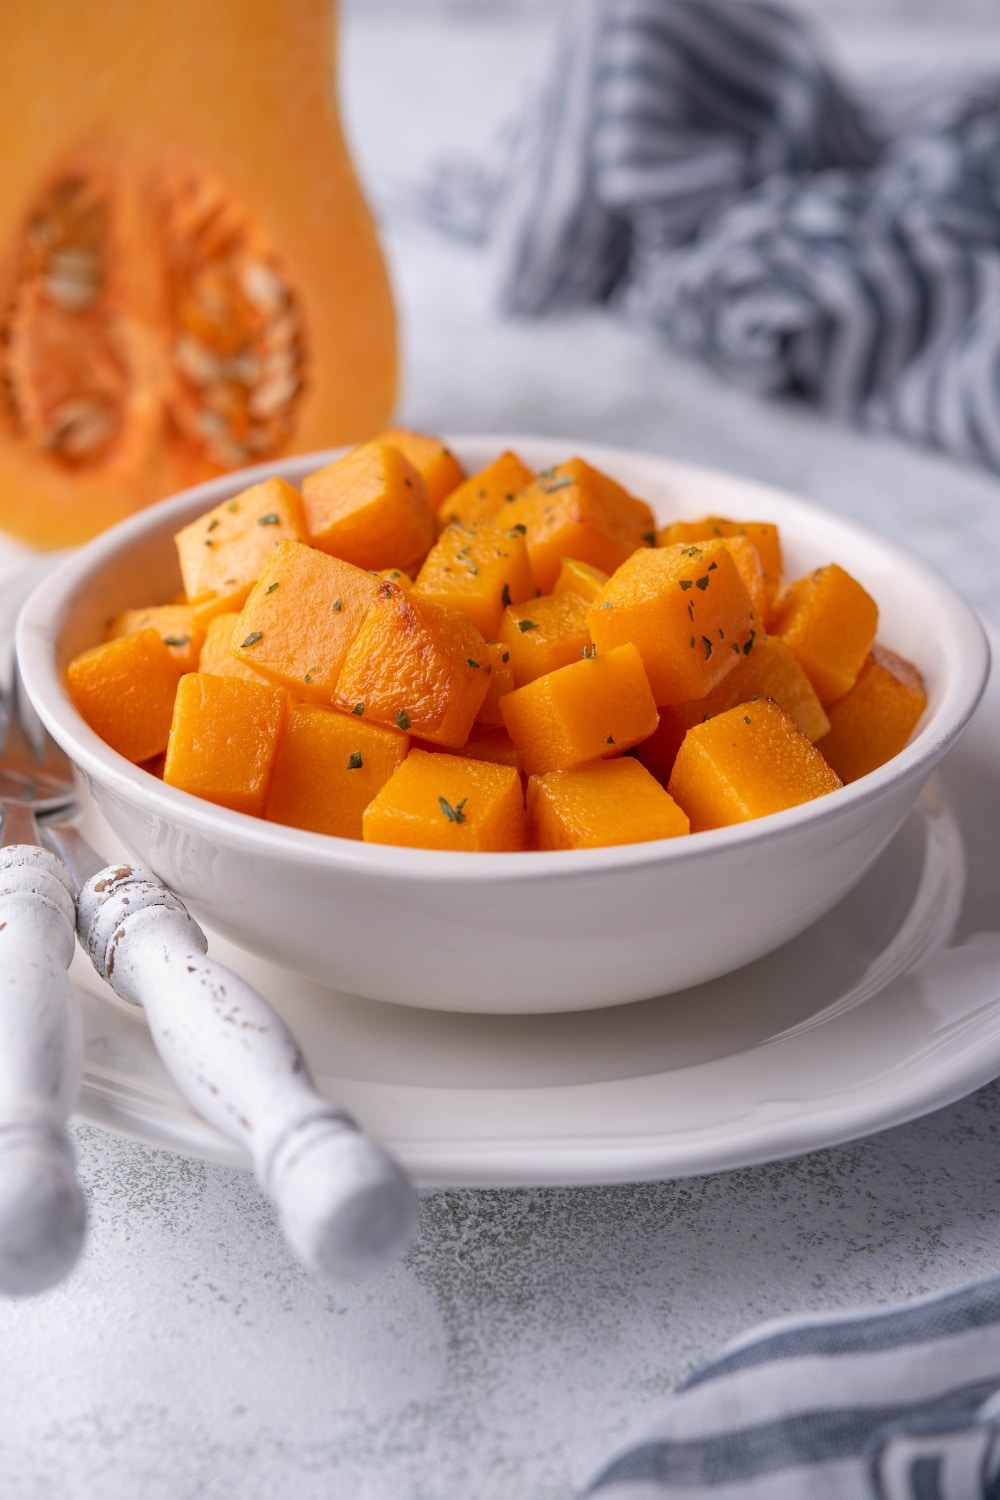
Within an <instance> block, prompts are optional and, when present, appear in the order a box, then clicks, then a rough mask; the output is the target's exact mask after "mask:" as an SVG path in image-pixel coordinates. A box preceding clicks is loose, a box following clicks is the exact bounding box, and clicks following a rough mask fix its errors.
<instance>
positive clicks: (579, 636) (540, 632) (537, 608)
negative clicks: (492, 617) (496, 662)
mask: <svg viewBox="0 0 1000 1500" xmlns="http://www.w3.org/2000/svg"><path fill="white" fill-rule="evenodd" d="M497 638H498V640H499V641H500V643H501V645H503V646H504V647H506V649H507V651H508V653H509V654H510V662H511V666H512V668H513V671H514V686H515V687H523V686H524V684H525V683H526V682H534V680H535V678H536V677H542V676H544V675H545V673H546V672H555V671H556V670H557V668H559V667H568V666H569V665H570V663H571V662H574V661H579V660H580V658H581V657H582V656H583V654H584V652H585V651H589V649H590V647H591V646H592V644H593V642H592V641H591V639H590V631H589V629H588V628H587V601H586V599H584V598H582V596H581V595H580V594H543V595H542V596H541V598H539V599H528V600H526V601H525V603H524V604H522V605H520V606H518V605H511V606H510V608H509V609H505V610H504V612H503V617H502V619H501V621H500V628H499V630H498V631H497Z"/></svg>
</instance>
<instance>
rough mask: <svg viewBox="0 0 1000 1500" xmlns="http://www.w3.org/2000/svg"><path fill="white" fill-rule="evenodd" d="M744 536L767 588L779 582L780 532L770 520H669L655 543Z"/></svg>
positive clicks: (714, 518) (689, 542)
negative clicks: (751, 549) (749, 543)
mask: <svg viewBox="0 0 1000 1500" xmlns="http://www.w3.org/2000/svg"><path fill="white" fill-rule="evenodd" d="M732 537H746V539H747V541H749V542H752V543H753V547H754V550H755V551H756V553H757V556H758V557H759V558H760V565H761V569H762V570H763V573H764V581H765V583H766V585H767V588H768V589H769V590H772V591H773V590H774V589H777V588H778V587H779V586H780V584H781V582H782V570H783V566H784V564H783V562H782V554H781V536H780V534H779V532H778V528H777V526H775V524H774V522H773V521H731V520H728V519H727V518H726V517H725V516H702V518H701V519H700V520H698V521H671V522H669V523H668V524H667V525H666V526H662V527H661V528H660V530H659V531H658V532H657V534H656V544H657V546H658V547H673V546H675V545H676V544H677V543H679V542H684V543H686V544H687V545H688V546H690V545H691V544H692V543H700V542H713V541H721V540H728V539H730V538H732Z"/></svg>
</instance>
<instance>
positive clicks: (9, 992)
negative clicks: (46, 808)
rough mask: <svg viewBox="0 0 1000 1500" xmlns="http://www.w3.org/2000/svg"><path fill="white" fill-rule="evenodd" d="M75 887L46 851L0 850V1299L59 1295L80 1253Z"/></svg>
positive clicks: (20, 846) (82, 1213)
mask: <svg viewBox="0 0 1000 1500" xmlns="http://www.w3.org/2000/svg"><path fill="white" fill-rule="evenodd" d="M75 916H76V911H75V906H74V902H73V896H72V880H71V878H70V875H69V872H68V871H67V870H66V868H65V866H64V865H63V864H62V861H61V860H58V859H56V857H55V856H54V855H52V854H50V853H49V852H48V851H47V850H45V849H38V848H35V847H34V846H32V845H27V844H14V845H11V846H9V847H7V848H4V849H0V1292H2V1293H4V1294H6V1295H9V1296H23V1295H26V1294H28V1293H31V1292H39V1291H43V1290H44V1289H45V1288H46V1287H49V1286H53V1285H54V1284H55V1283H56V1282H57V1281H60V1280H62V1278H63V1277H64V1276H65V1275H66V1274H67V1272H68V1271H69V1270H70V1269H71V1267H72V1266H73V1265H74V1263H75V1261H76V1259H77V1256H78V1255H79V1253H80V1247H81V1245H82V1243H83V1237H84V1232H85V1229H86V1218H87V1214H86V1205H85V1202H84V1198H83V1194H82V1192H81V1190H80V1185H79V1182H78V1181H77V1177H76V1169H75V1163H74V1155H73V1147H72V1145H71V1143H70V1140H69V1137H68V1136H67V1134H66V1121H67V1119H68V1117H69V1114H70V1111H71V1110H72V1108H73V1105H74V1103H75V1101H76V1096H77V1092H78V1089H79V1086H80V1076H81V1068H82V1058H83V1042H82V1031H81V1025H80V1017H79V1011H78V1009H77V1005H76V998H75V996H74V994H73V989H72V986H71V984H70V980H69V975H68V974H67V972H66V971H67V969H68V967H69V964H70V961H71V959H72V957H73V948H74V943H75V935H74V929H75Z"/></svg>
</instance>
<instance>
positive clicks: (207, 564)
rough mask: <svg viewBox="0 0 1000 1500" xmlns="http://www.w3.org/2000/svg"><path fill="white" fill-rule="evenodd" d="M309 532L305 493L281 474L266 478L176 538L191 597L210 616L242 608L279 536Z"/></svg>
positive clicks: (295, 537) (286, 537) (294, 537)
mask: <svg viewBox="0 0 1000 1500" xmlns="http://www.w3.org/2000/svg"><path fill="white" fill-rule="evenodd" d="M305 534H306V523H305V515H304V512H303V509H302V496H301V495H300V494H299V492H298V490H296V489H293V488H292V486H291V485H290V484H286V483H285V481H284V480H283V479H265V480H262V481H261V483H260V484H253V485H251V486H250V488H249V489H246V490H243V491H242V493H241V494H239V495H235V496H234V497H233V498H232V499H231V500H223V501H221V502H220V504H218V505H216V506H215V508H214V509H213V510H210V511H208V512H207V513H206V514H205V515H203V516H199V517H198V519H197V520H196V521H191V522H190V524H189V525H187V526H185V527H184V528H183V529H182V530H181V531H179V532H178V533H177V535H176V536H175V538H174V542H175V544H176V547H177V556H178V560H179V562H180V568H181V577H182V578H183V580H184V591H185V593H186V595H187V598H188V602H189V603H190V604H193V605H194V606H195V612H196V614H197V615H198V617H199V618H200V619H201V620H203V621H205V622H207V621H208V620H210V619H211V617H212V615H217V614H221V613H223V611H225V610H234V609H241V608H242V606H243V602H244V600H245V599H246V597H247V595H248V594H249V592H250V590H251V589H252V588H253V586H254V584H255V583H256V582H257V579H258V578H259V577H260V575H261V572H262V571H263V568H264V565H265V563H266V562H267V560H268V558H269V557H270V555H271V553H272V552H273V551H274V549H275V547H276V546H277V545H278V543H279V542H282V541H286V540H289V539H291V540H292V541H301V540H302V539H303V538H304V536H305Z"/></svg>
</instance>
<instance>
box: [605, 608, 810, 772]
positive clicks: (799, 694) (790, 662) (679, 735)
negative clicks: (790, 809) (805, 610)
mask: <svg viewBox="0 0 1000 1500" xmlns="http://www.w3.org/2000/svg"><path fill="white" fill-rule="evenodd" d="M756 698H773V699H774V701H775V703H777V704H778V705H779V707H781V708H783V709H784V710H785V712H786V713H787V714H791V716H792V718H793V719H794V720H795V723H796V724H797V725H798V727H799V729H801V731H802V733H803V734H804V735H805V737H806V739H808V740H811V741H812V742H813V743H814V744H815V742H816V741H817V740H818V739H821V738H822V736H823V735H825V734H826V733H827V732H828V730H829V727H830V720H829V719H828V718H827V716H826V712H825V711H824V708H823V705H822V703H820V701H819V699H818V698H817V696H816V692H815V690H814V688H813V685H812V683H811V682H810V681H809V678H808V677H807V676H806V674H805V672H804V671H803V670H802V668H801V667H800V666H799V662H798V658H797V657H796V656H795V654H794V652H793V651H792V650H791V649H790V648H789V647H788V646H786V645H785V642H784V641H783V640H781V638H780V637H779V636H776V635H759V636H757V638H756V639H755V641H754V645H753V650H752V651H751V652H750V653H749V655H747V656H744V655H742V653H741V655H740V658H739V661H738V662H737V663H736V665H735V667H734V668H733V670H732V671H731V672H730V673H729V674H728V676H726V677H724V678H723V679H722V681H721V682H720V683H719V684H718V685H717V686H716V687H714V688H713V689H712V691H711V692H710V693H707V694H706V695H705V697H704V698H696V699H694V700H693V701H692V702H689V703H673V704H669V705H662V706H661V707H660V723H659V726H658V727H657V729H656V730H655V732H654V733H653V734H651V735H650V737H649V739H648V740H644V741H643V742H642V744H641V745H638V746H636V752H635V753H636V755H637V756H638V757H639V759H640V760H641V761H642V763H643V765H644V766H645V767H646V769H647V770H649V771H651V772H652V773H653V775H654V776H655V777H656V778H657V780H658V781H661V782H662V783H663V785H664V786H666V785H667V782H668V781H669V780H670V773H671V771H672V770H673V765H674V759H675V757H676V755H677V752H678V750H679V749H680V747H681V742H682V740H683V739H684V736H685V735H686V734H687V732H688V730H689V729H690V728H691V727H692V725H694V724H700V723H702V722H703V721H704V720H705V719H712V718H714V717H715V715H716V714H721V713H725V712H726V710H727V709H729V708H736V706H737V705H738V704H740V703H749V702H751V701H752V700H753V699H756Z"/></svg>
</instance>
